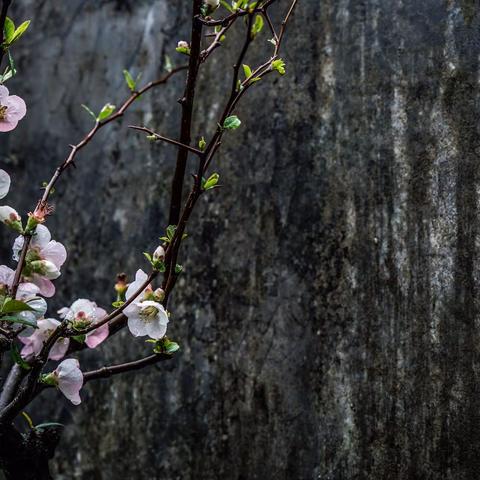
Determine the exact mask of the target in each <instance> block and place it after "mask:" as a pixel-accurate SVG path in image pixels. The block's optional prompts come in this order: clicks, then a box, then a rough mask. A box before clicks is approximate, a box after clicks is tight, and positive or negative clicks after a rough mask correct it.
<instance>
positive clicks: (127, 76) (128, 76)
mask: <svg viewBox="0 0 480 480" xmlns="http://www.w3.org/2000/svg"><path fill="white" fill-rule="evenodd" d="M123 76H124V77H125V82H127V86H128V88H129V89H130V90H131V91H132V92H134V91H135V87H136V86H137V82H136V81H135V80H134V78H133V77H132V75H131V74H130V72H129V71H128V70H124V71H123Z"/></svg>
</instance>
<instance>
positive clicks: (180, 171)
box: [168, 0, 203, 225]
mask: <svg viewBox="0 0 480 480" xmlns="http://www.w3.org/2000/svg"><path fill="white" fill-rule="evenodd" d="M202 3H203V2H202V0H194V1H193V11H192V33H191V39H190V62H189V64H188V75H187V83H186V85H185V92H184V94H183V98H182V99H181V100H180V103H181V105H182V120H181V128H180V138H179V142H180V143H182V144H183V145H190V142H191V129H192V115H193V101H194V98H195V87H196V83H197V75H198V68H199V66H200V53H201V52H200V45H201V42H202V23H201V22H199V21H198V17H199V15H200V9H201V6H202ZM187 159H188V150H187V149H186V148H180V150H179V151H178V155H177V164H176V168H175V173H174V175H173V180H172V195H171V200H170V212H169V220H168V222H169V224H170V225H176V224H177V223H178V219H179V217H180V210H181V207H182V194H183V181H184V178H185V168H186V166H187Z"/></svg>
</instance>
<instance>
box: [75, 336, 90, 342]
mask: <svg viewBox="0 0 480 480" xmlns="http://www.w3.org/2000/svg"><path fill="white" fill-rule="evenodd" d="M72 338H73V339H74V340H75V341H76V342H78V343H85V339H86V338H87V335H75V336H73V337H72Z"/></svg>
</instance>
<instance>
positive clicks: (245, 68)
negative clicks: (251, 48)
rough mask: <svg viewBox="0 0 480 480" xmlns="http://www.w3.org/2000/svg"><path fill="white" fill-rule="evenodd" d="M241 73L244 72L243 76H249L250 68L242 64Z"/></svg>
mask: <svg viewBox="0 0 480 480" xmlns="http://www.w3.org/2000/svg"><path fill="white" fill-rule="evenodd" d="M243 73H244V74H245V78H250V77H251V76H252V69H251V68H250V67H249V66H248V65H245V64H243Z"/></svg>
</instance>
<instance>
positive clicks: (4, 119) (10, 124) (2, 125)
mask: <svg viewBox="0 0 480 480" xmlns="http://www.w3.org/2000/svg"><path fill="white" fill-rule="evenodd" d="M26 113H27V106H26V105H25V102H24V101H23V99H22V98H20V97H17V95H9V94H8V89H7V87H5V86H4V85H0V132H9V131H10V130H13V129H14V128H15V127H16V126H17V125H18V122H19V121H20V120H21V119H22V118H23V117H24V116H25V114H26Z"/></svg>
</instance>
